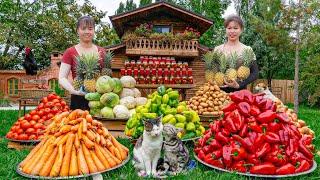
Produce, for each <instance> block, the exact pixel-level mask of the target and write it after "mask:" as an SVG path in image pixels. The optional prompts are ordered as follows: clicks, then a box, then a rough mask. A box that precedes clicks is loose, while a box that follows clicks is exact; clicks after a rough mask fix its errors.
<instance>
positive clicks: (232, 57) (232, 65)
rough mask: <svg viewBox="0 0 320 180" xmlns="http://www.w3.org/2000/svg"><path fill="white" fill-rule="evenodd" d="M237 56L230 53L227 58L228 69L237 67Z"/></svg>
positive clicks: (234, 53)
mask: <svg viewBox="0 0 320 180" xmlns="http://www.w3.org/2000/svg"><path fill="white" fill-rule="evenodd" d="M238 58H239V56H238V54H237V53H236V52H233V53H231V54H230V55H229V56H228V59H229V60H228V64H229V68H233V69H234V68H236V66H237V62H238Z"/></svg>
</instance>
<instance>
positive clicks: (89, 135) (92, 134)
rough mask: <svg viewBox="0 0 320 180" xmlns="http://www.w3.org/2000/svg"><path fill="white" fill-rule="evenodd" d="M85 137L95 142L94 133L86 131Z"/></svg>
mask: <svg viewBox="0 0 320 180" xmlns="http://www.w3.org/2000/svg"><path fill="white" fill-rule="evenodd" d="M87 137H88V138H89V139H90V140H91V141H93V142H94V141H95V140H96V137H95V135H94V132H92V131H91V130H90V131H87Z"/></svg>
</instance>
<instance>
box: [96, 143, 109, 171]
mask: <svg viewBox="0 0 320 180" xmlns="http://www.w3.org/2000/svg"><path fill="white" fill-rule="evenodd" d="M94 150H95V153H96V155H97V157H98V158H99V160H100V161H101V162H102V164H103V165H104V167H105V168H106V169H109V168H110V164H109V162H108V160H107V158H106V157H105V156H104V155H103V154H102V152H101V151H100V148H99V145H98V144H94Z"/></svg>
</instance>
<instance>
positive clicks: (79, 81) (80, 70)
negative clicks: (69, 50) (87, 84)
mask: <svg viewBox="0 0 320 180" xmlns="http://www.w3.org/2000/svg"><path fill="white" fill-rule="evenodd" d="M76 60H77V65H76V74H77V76H76V79H75V80H74V81H73V87H74V89H75V90H78V91H79V90H80V87H81V86H82V85H83V80H84V70H85V67H84V64H83V63H80V58H79V57H77V58H76Z"/></svg>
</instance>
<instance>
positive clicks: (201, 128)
mask: <svg viewBox="0 0 320 180" xmlns="http://www.w3.org/2000/svg"><path fill="white" fill-rule="evenodd" d="M199 130H200V132H201V135H202V134H203V133H204V132H205V131H206V129H205V128H204V127H203V126H201V125H200V127H199Z"/></svg>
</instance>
